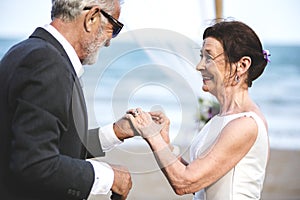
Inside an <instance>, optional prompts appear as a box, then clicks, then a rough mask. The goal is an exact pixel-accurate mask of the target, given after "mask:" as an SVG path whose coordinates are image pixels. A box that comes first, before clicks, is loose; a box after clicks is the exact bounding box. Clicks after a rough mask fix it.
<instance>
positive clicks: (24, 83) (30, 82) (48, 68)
mask: <svg viewBox="0 0 300 200" xmlns="http://www.w3.org/2000/svg"><path fill="white" fill-rule="evenodd" d="M32 60H34V61H35V62H34V63H33V62H32ZM66 65H68V63H67V61H66V60H65V59H63V58H62V56H61V55H60V54H59V53H58V52H56V51H55V50H53V49H51V48H50V49H49V47H45V48H39V49H36V50H34V49H33V50H32V51H31V52H30V53H29V55H28V56H27V57H26V58H25V59H23V62H22V63H21V64H20V66H21V67H19V68H17V71H16V73H14V74H15V75H14V76H13V77H12V79H11V83H12V84H11V86H10V94H9V101H10V102H11V107H13V108H14V111H13V123H12V133H13V136H12V137H13V139H12V148H11V159H10V168H11V171H12V172H13V173H12V176H13V177H12V178H14V179H15V180H16V184H17V185H16V187H18V189H24V190H33V191H35V193H36V195H39V193H40V194H41V195H43V196H45V195H49V196H53V199H84V198H87V196H88V195H89V192H90V190H91V187H92V184H93V182H94V171H93V166H92V165H91V163H90V162H87V161H84V160H80V159H75V158H71V157H69V156H66V155H61V154H60V151H59V145H60V137H61V133H62V132H64V131H65V130H66V129H68V120H69V117H70V116H68V115H69V113H70V112H69V109H70V107H71V105H70V102H71V98H72V94H71V93H72V87H73V84H74V81H73V79H72V74H71V73H70V72H68V71H67V69H66V67H65V66H66ZM56 197H57V198H56Z"/></svg>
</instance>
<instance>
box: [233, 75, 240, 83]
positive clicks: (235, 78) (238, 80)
mask: <svg viewBox="0 0 300 200" xmlns="http://www.w3.org/2000/svg"><path fill="white" fill-rule="evenodd" d="M234 80H235V82H237V83H238V82H240V76H239V75H236V76H235V77H234Z"/></svg>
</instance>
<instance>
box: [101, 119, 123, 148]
mask: <svg viewBox="0 0 300 200" xmlns="http://www.w3.org/2000/svg"><path fill="white" fill-rule="evenodd" d="M99 139H100V141H101V146H102V150H103V151H104V152H107V151H110V150H111V149H113V148H114V147H115V146H117V145H119V144H121V143H122V141H121V140H119V138H118V137H117V136H116V134H115V131H114V129H113V123H111V124H109V125H106V126H103V127H101V128H99Z"/></svg>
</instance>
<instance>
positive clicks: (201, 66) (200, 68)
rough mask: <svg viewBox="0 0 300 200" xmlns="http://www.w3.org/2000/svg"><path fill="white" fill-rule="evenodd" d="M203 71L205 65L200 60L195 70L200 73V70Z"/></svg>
mask: <svg viewBox="0 0 300 200" xmlns="http://www.w3.org/2000/svg"><path fill="white" fill-rule="evenodd" d="M204 69H205V63H204V60H203V59H201V60H200V62H199V63H198V65H197V66H196V70H198V71H200V70H204Z"/></svg>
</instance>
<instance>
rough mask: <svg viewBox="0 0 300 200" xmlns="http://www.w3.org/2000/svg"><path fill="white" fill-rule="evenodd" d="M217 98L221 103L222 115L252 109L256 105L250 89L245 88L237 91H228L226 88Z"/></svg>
mask: <svg viewBox="0 0 300 200" xmlns="http://www.w3.org/2000/svg"><path fill="white" fill-rule="evenodd" d="M231 89H233V88H231ZM217 99H218V101H219V103H220V112H219V115H220V116H224V115H230V114H236V113H240V112H246V111H250V110H251V109H252V108H253V107H255V104H254V103H253V101H252V100H251V98H250V96H249V93H248V90H244V89H240V90H237V91H232V90H230V89H227V91H226V90H225V91H224V92H223V93H222V94H219V95H218V96H217Z"/></svg>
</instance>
